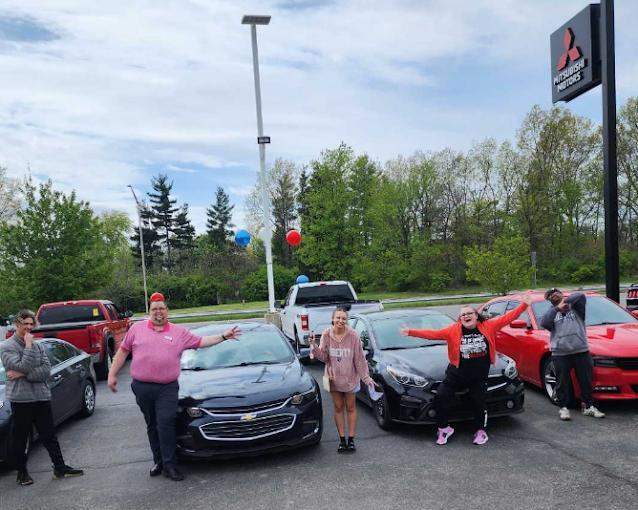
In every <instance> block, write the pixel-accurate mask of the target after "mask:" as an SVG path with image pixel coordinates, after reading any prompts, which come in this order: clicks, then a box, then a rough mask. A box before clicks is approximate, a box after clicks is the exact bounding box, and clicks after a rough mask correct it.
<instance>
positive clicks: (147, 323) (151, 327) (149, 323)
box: [146, 319, 171, 333]
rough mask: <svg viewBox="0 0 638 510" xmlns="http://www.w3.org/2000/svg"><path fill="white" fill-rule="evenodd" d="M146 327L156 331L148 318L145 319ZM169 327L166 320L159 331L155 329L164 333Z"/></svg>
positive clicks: (169, 324)
mask: <svg viewBox="0 0 638 510" xmlns="http://www.w3.org/2000/svg"><path fill="white" fill-rule="evenodd" d="M146 327H147V328H148V329H152V330H153V331H157V330H156V329H155V328H154V327H153V322H152V321H151V320H150V319H149V320H147V321H146ZM170 327H171V323H170V322H168V321H166V324H164V329H161V330H159V331H157V332H158V333H165V332H167V331H168V330H169V329H170Z"/></svg>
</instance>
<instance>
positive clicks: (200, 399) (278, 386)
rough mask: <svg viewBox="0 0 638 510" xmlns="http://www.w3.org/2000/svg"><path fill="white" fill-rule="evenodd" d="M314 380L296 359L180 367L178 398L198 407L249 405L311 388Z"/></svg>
mask: <svg viewBox="0 0 638 510" xmlns="http://www.w3.org/2000/svg"><path fill="white" fill-rule="evenodd" d="M312 386H313V379H312V377H311V376H310V375H308V374H307V373H306V371H305V370H304V369H303V368H302V366H301V364H300V363H299V362H298V361H293V362H290V363H278V364H276V365H251V366H246V367H230V368H217V369H212V370H197V371H195V370H182V373H181V375H180V376H179V398H180V399H182V400H185V401H191V402H197V405H199V406H201V407H211V408H212V407H215V408H223V407H238V406H251V405H256V404H260V403H264V402H272V401H275V400H279V399H283V398H287V397H289V396H290V395H292V394H293V393H296V392H303V391H307V390H309V389H311V388H312Z"/></svg>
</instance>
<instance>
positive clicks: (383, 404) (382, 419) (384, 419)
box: [372, 392, 394, 430]
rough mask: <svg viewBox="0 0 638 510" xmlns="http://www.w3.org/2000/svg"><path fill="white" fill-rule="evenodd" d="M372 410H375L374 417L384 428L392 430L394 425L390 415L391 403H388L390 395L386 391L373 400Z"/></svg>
mask: <svg viewBox="0 0 638 510" xmlns="http://www.w3.org/2000/svg"><path fill="white" fill-rule="evenodd" d="M372 411H373V412H374V419H375V420H376V422H377V425H379V427H380V428H382V429H383V430H390V429H391V428H393V427H394V422H393V421H392V416H391V415H390V405H389V403H388V397H386V394H385V392H383V395H382V396H381V398H380V399H379V400H377V401H376V402H372Z"/></svg>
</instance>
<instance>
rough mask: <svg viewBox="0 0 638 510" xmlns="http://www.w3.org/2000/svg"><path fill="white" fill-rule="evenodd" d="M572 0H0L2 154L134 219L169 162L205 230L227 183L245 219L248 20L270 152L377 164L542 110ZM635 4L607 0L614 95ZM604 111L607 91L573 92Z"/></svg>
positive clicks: (630, 84) (252, 157) (630, 82)
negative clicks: (351, 157)
mask: <svg viewBox="0 0 638 510" xmlns="http://www.w3.org/2000/svg"><path fill="white" fill-rule="evenodd" d="M585 5H586V3H585V2H583V1H580V0H579V1H575V0H561V1H556V0H473V1H460V0H393V1H390V0H388V1H380V0H379V1H376V0H279V1H277V0H260V1H242V0H225V1H224V0H109V1H107V2H96V1H87V0H39V1H37V0H2V2H0V76H1V80H0V83H1V85H0V166H4V167H7V169H8V172H9V174H10V175H12V176H15V177H20V176H23V175H25V173H26V172H28V171H30V172H31V175H32V176H33V177H34V178H36V179H47V178H51V179H52V180H53V182H54V184H55V186H56V187H57V188H58V189H61V190H63V191H67V192H68V191H70V190H72V189H74V190H76V191H77V194H78V195H79V197H80V198H82V199H85V200H88V201H89V202H90V203H91V204H92V206H93V207H94V208H95V209H96V210H97V211H103V210H108V209H117V210H123V211H126V212H128V213H129V214H131V216H132V217H133V215H134V210H135V209H134V203H133V201H132V197H131V195H130V191H129V189H128V188H127V185H128V184H131V185H133V186H134V187H135V189H136V190H137V191H138V194H144V193H145V192H146V191H149V190H150V179H151V177H152V176H154V175H157V174H158V173H160V172H162V173H166V174H168V176H169V177H170V179H172V180H173V181H174V188H173V189H174V192H175V194H176V197H177V198H178V200H179V201H180V203H182V202H187V203H188V204H189V205H190V209H191V216H192V220H193V223H194V224H195V226H196V228H197V229H198V231H200V232H201V231H203V228H204V224H205V209H206V207H207V206H209V205H210V203H211V202H212V201H213V197H214V192H215V189H216V187H217V186H222V187H223V188H224V189H225V190H226V191H227V192H228V193H229V194H230V196H231V201H232V202H233V203H235V204H236V214H235V222H236V223H237V224H238V226H240V227H241V226H244V213H243V202H244V199H245V197H246V195H247V193H248V192H249V190H250V189H251V187H252V186H253V185H254V184H255V182H256V178H257V169H258V163H259V159H258V149H257V144H256V116H255V97H254V88H253V87H254V84H253V74H252V56H251V44H250V29H249V28H248V27H247V26H244V25H241V23H240V22H241V17H242V15H243V14H269V15H272V21H271V24H270V25H269V26H267V27H260V28H259V29H258V40H259V53H260V65H261V79H262V97H263V115H264V127H265V134H267V135H270V136H271V137H272V144H271V145H269V146H267V161H269V162H272V161H273V160H274V159H275V158H276V157H283V158H287V159H292V160H294V161H297V162H299V163H307V162H308V161H310V160H311V159H313V158H316V157H317V156H318V155H319V153H320V152H321V150H322V149H325V148H334V147H336V146H337V144H339V142H341V141H345V142H346V143H348V144H350V145H351V146H353V147H354V149H355V151H357V152H358V153H363V152H366V153H368V154H369V155H370V156H372V157H373V158H374V159H377V160H379V161H385V160H386V159H389V158H392V157H395V156H397V155H398V154H404V155H408V154H411V153H413V152H414V151H416V150H425V151H427V150H438V149H442V148H444V147H452V148H455V149H458V150H465V149H467V148H469V147H470V146H471V145H472V143H473V142H475V141H480V140H482V139H484V138H486V137H495V138H496V139H497V140H499V141H501V140H504V139H506V138H512V137H513V135H514V133H515V131H516V128H517V127H518V126H519V125H520V123H521V121H522V119H523V117H524V116H525V114H526V113H527V112H528V111H529V109H530V108H531V106H532V105H533V104H539V105H541V106H542V107H543V108H548V107H550V106H551V88H550V57H549V35H550V33H551V32H553V31H554V30H556V29H557V28H558V27H559V26H561V25H562V24H563V23H564V22H565V21H567V19H569V18H570V17H571V16H573V15H574V14H576V13H577V12H578V11H580V10H581V9H582V8H583V7H585ZM637 20H638V2H635V1H633V0H616V41H617V50H616V51H617V55H616V58H617V60H616V74H617V90H618V103H619V105H620V104H622V103H623V102H624V101H625V100H626V98H627V97H629V96H631V95H638V56H637V55H636V53H635V48H636V47H637V46H638V33H637V32H636V30H635V25H636V21H637ZM569 108H570V109H572V110H573V111H574V112H575V113H577V114H580V115H586V116H588V117H590V118H592V120H594V121H596V122H599V121H600V118H601V96H600V87H598V88H597V89H596V90H594V91H591V92H589V93H588V94H585V95H584V96H581V97H580V98H578V99H576V100H574V101H572V102H571V103H569Z"/></svg>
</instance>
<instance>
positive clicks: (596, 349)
mask: <svg viewBox="0 0 638 510" xmlns="http://www.w3.org/2000/svg"><path fill="white" fill-rule="evenodd" d="M587 338H588V339H589V349H590V351H591V353H592V355H594V356H610V357H631V358H638V323H628V324H609V325H606V326H588V327H587Z"/></svg>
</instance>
